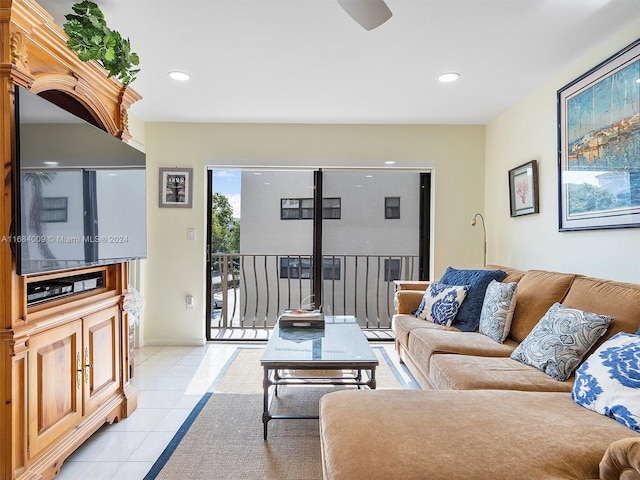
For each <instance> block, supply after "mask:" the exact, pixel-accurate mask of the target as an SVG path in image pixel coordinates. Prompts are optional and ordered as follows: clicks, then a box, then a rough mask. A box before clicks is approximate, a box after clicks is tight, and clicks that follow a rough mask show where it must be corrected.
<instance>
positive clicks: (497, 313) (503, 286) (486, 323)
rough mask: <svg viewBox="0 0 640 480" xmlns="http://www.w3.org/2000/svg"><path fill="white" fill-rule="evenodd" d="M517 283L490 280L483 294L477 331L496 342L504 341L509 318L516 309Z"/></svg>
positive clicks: (507, 333) (508, 328)
mask: <svg viewBox="0 0 640 480" xmlns="http://www.w3.org/2000/svg"><path fill="white" fill-rule="evenodd" d="M517 286H518V284H517V283H515V282H513V283H502V282H496V281H495V280H492V281H491V283H489V285H488V286H487V291H486V293H485V294H484V303H483V304H482V310H481V311H480V326H479V331H480V333H482V334H483V335H486V336H487V337H489V338H491V339H492V340H494V341H496V342H498V343H504V341H505V339H506V338H507V335H509V330H510V329H511V319H512V318H513V312H514V310H515V309H516V287H517Z"/></svg>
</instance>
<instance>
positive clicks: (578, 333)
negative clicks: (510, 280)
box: [511, 303, 611, 382]
mask: <svg viewBox="0 0 640 480" xmlns="http://www.w3.org/2000/svg"><path fill="white" fill-rule="evenodd" d="M609 323H611V317H608V316H606V315H598V314H595V313H590V312H584V311H582V310H578V309H575V308H568V307H564V306H563V305H561V304H560V303H554V304H553V305H552V306H551V308H549V310H548V311H547V313H546V314H545V315H544V317H542V318H541V319H540V322H538V324H537V325H536V326H535V327H534V329H533V330H532V331H531V333H530V334H529V335H527V337H526V338H525V339H524V340H523V342H522V343H521V344H520V345H518V347H517V348H516V349H515V350H514V351H513V353H512V354H511V358H513V359H514V360H518V361H519V362H522V363H524V364H527V365H531V366H532V367H535V368H538V369H540V370H542V371H543V372H545V373H546V374H547V375H549V376H551V377H552V378H554V379H556V380H558V381H560V382H564V381H565V380H566V379H568V378H569V376H570V375H571V373H573V371H574V370H575V368H576V367H577V366H578V364H579V363H580V361H581V360H582V358H583V357H584V355H585V354H586V353H587V352H588V351H589V349H590V348H591V347H592V346H593V345H594V344H595V343H596V341H598V339H599V338H600V337H601V336H602V335H603V334H604V333H605V332H606V331H607V327H608V326H609Z"/></svg>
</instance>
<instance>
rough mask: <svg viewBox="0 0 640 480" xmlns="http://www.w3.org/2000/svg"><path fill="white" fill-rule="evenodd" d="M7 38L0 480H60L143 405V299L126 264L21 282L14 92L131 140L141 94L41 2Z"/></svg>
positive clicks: (0, 3) (25, 9) (13, 22)
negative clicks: (136, 311)
mask: <svg viewBox="0 0 640 480" xmlns="http://www.w3.org/2000/svg"><path fill="white" fill-rule="evenodd" d="M0 35H2V44H1V45H2V47H1V48H2V51H1V56H2V57H1V60H0V75H1V77H2V93H1V94H0V102H1V103H0V106H1V108H2V127H1V129H0V132H1V133H0V134H1V135H2V139H1V141H2V159H3V178H4V184H3V185H4V188H3V192H4V195H3V196H2V197H1V198H0V226H1V227H2V232H0V239H2V241H1V242H0V269H1V270H0V309H1V311H2V315H1V317H0V322H1V323H0V399H1V400H2V403H1V405H0V447H1V448H0V478H2V479H6V480H9V479H10V480H26V479H50V478H54V477H55V476H56V475H57V474H58V472H59V471H60V467H61V466H62V463H63V461H64V460H65V459H66V458H67V457H68V456H69V455H70V454H71V453H72V452H73V451H74V450H75V449H76V448H77V447H78V446H79V445H80V444H82V443H83V442H84V441H85V440H86V439H87V438H88V437H89V436H91V434H93V433H94V432H95V431H96V430H98V429H99V428H100V427H101V426H102V425H103V424H104V423H107V422H108V423H111V422H114V421H118V420H121V419H123V418H125V417H127V416H128V415H129V414H130V413H131V412H133V410H135V408H136V403H137V392H136V390H135V388H134V387H133V386H132V385H131V383H130V368H129V363H130V350H129V318H128V316H129V314H128V311H127V304H128V301H129V299H130V296H131V295H130V293H129V292H128V291H127V284H128V282H127V264H126V263H117V264H112V265H104V266H97V267H90V268H83V269H76V270H72V271H64V272H56V273H48V274H41V275H30V276H19V275H18V274H17V269H16V262H15V259H14V256H13V254H12V250H11V231H12V230H11V226H12V221H15V218H14V215H15V206H14V204H13V202H14V200H13V197H14V182H15V178H16V173H15V169H16V139H15V128H16V126H15V117H14V91H15V87H16V85H17V86H20V87H22V88H25V89H28V90H31V91H32V92H34V93H38V94H42V93H43V92H46V95H48V97H49V98H51V97H54V98H55V97H56V96H57V97H58V98H59V99H61V98H68V97H71V98H72V99H74V100H75V102H71V104H75V105H76V107H75V108H77V105H81V106H82V108H84V110H85V112H84V114H85V116H86V115H89V116H90V117H91V118H92V119H93V120H94V122H95V124H97V125H98V126H100V127H101V128H102V129H103V130H105V131H107V132H108V133H110V134H111V135H113V136H115V137H118V138H121V139H122V140H124V141H128V140H129V139H130V137H131V136H130V134H129V130H128V117H127V109H128V108H129V107H130V106H131V104H132V103H134V102H135V101H137V100H139V99H140V96H139V95H138V94H137V93H136V92H135V91H133V90H131V88H129V87H125V86H123V85H122V84H120V83H119V82H117V81H116V80H114V79H112V78H107V74H106V72H105V71H104V69H103V68H102V67H101V65H100V64H98V63H96V62H88V63H83V62H81V61H79V60H78V57H77V55H76V53H75V52H72V51H71V50H69V49H68V48H67V46H66V39H67V37H66V34H65V33H64V32H63V31H62V29H61V28H60V27H58V26H56V25H55V24H54V22H53V18H52V17H51V16H50V15H49V14H48V13H47V12H46V11H45V10H44V9H42V7H40V6H39V5H38V4H37V3H35V2H34V1H31V0H0ZM60 92H62V93H64V94H65V95H61V94H60ZM61 106H62V105H61ZM74 113H77V112H74ZM80 275H82V276H83V277H82V278H89V279H91V281H92V282H93V283H89V284H88V285H89V286H88V288H86V289H83V290H82V291H80V292H79V293H71V294H69V295H62V296H59V297H53V298H48V299H47V298H46V299H44V300H39V301H33V297H31V300H30V301H29V302H28V301H27V292H28V290H29V287H30V286H32V287H33V286H34V285H36V284H41V285H44V284H46V282H49V281H53V280H56V279H61V278H64V279H68V278H69V277H76V278H78V277H77V276H80ZM85 275H88V277H84V276H85ZM31 290H33V288H32V289H31Z"/></svg>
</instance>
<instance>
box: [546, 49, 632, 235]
mask: <svg viewBox="0 0 640 480" xmlns="http://www.w3.org/2000/svg"><path fill="white" fill-rule="evenodd" d="M639 70H640V39H639V40H636V41H635V42H634V43H632V44H631V45H628V46H627V47H625V48H624V49H622V50H621V51H619V52H618V53H616V54H615V55H613V56H611V57H610V58H608V59H607V60H605V61H604V62H602V63H601V64H599V65H597V66H596V67H594V68H593V69H591V70H589V71H588V72H586V73H585V74H584V75H582V76H580V77H579V78H577V79H576V80H574V81H572V82H571V83H569V84H568V85H566V86H564V87H562V88H561V89H560V90H558V94H557V105H558V208H559V213H558V217H559V225H558V228H559V230H560V231H571V230H597V229H606V228H629V227H640V86H639V85H638V72H639Z"/></svg>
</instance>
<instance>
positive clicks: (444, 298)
mask: <svg viewBox="0 0 640 480" xmlns="http://www.w3.org/2000/svg"><path fill="white" fill-rule="evenodd" d="M468 291H469V286H468V285H463V286H459V285H445V284H443V283H431V284H429V288H427V290H426V291H425V292H424V296H423V297H422V302H420V306H419V307H418V310H416V313H415V315H416V317H418V318H422V319H423V320H428V321H430V322H433V323H437V324H438V325H444V326H446V327H450V326H451V323H452V322H453V319H454V318H455V316H456V314H457V313H458V310H459V309H460V305H462V302H463V301H464V299H465V297H466V296H467V292H468Z"/></svg>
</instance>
